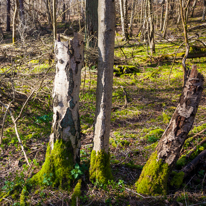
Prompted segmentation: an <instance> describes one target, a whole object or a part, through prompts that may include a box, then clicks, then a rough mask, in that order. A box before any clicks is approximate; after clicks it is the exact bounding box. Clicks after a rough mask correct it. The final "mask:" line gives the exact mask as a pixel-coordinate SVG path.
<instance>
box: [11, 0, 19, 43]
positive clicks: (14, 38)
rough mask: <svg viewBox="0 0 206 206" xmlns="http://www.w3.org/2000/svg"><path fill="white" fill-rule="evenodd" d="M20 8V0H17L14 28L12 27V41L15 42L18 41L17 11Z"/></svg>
mask: <svg viewBox="0 0 206 206" xmlns="http://www.w3.org/2000/svg"><path fill="white" fill-rule="evenodd" d="M18 8H19V0H16V1H15V8H14V14H13V29H12V42H13V44H15V43H16V24H17V12H18Z"/></svg>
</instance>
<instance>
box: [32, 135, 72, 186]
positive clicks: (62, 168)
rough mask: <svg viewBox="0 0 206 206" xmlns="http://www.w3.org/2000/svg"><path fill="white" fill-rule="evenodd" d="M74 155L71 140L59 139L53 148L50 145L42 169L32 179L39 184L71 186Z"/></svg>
mask: <svg viewBox="0 0 206 206" xmlns="http://www.w3.org/2000/svg"><path fill="white" fill-rule="evenodd" d="M73 156H74V155H73V150H72V146H71V143H70V142H65V141H64V140H62V139H61V140H57V141H56V142H55V143H54V148H53V150H51V149H50V145H48V147H47V152H46V159H45V162H44V164H43V166H42V169H41V170H40V171H39V172H38V173H37V174H36V175H34V176H33V177H32V179H31V181H32V182H34V183H36V184H38V185H46V186H49V185H51V186H59V187H61V188H65V189H66V188H69V187H70V185H71V179H72V176H71V170H72V169H73V167H74V160H73Z"/></svg>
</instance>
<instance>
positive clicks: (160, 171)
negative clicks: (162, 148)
mask: <svg viewBox="0 0 206 206" xmlns="http://www.w3.org/2000/svg"><path fill="white" fill-rule="evenodd" d="M168 175H169V167H168V164H167V163H162V160H159V161H157V152H154V153H153V154H152V155H151V157H150V159H149V160H148V161H147V163H146V165H145V166H144V168H143V170H142V173H141V175H140V177H139V179H138V181H137V182H136V187H137V192H138V193H141V194H147V195H153V196H155V195H166V193H167V181H168Z"/></svg>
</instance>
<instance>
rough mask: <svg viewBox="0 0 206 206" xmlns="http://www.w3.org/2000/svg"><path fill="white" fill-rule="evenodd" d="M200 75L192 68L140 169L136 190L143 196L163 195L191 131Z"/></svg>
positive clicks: (200, 81)
mask: <svg viewBox="0 0 206 206" xmlns="http://www.w3.org/2000/svg"><path fill="white" fill-rule="evenodd" d="M203 81H204V78H203V76H202V75H201V74H200V73H198V72H197V69H196V66H193V67H192V70H191V72H190V75H189V77H188V79H187V81H186V84H185V86H184V89H183V92H182V95H181V97H180V101H179V104H178V105H177V108H176V110H175V112H174V114H173V116H172V118H171V120H170V123H169V125H168V126H167V128H166V130H165V132H164V134H163V135H162V138H161V139H160V141H159V143H158V146H157V148H156V151H155V152H154V153H153V154H152V155H151V157H150V159H149V160H148V162H147V163H146V165H145V166H144V168H143V171H142V173H141V175H140V178H139V180H138V182H137V191H138V192H140V193H144V194H150V195H154V194H166V191H167V181H168V176H169V173H170V171H171V170H172V168H173V166H174V165H175V163H176V161H177V159H178V158H179V155H180V150H181V148H182V146H183V144H184V142H185V140H186V139H187V137H188V136H187V134H188V133H189V131H190V129H191V128H192V125H193V122H194V119H195V115H196V113H197V109H198V105H199V102H200V99H201V94H202V91H203Z"/></svg>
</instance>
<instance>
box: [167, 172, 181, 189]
mask: <svg viewBox="0 0 206 206" xmlns="http://www.w3.org/2000/svg"><path fill="white" fill-rule="evenodd" d="M172 174H173V175H174V177H173V178H172V180H171V182H170V185H172V186H175V187H177V188H179V187H180V186H181V185H182V182H183V179H184V175H185V173H184V172H182V171H181V172H175V171H173V172H172Z"/></svg>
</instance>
